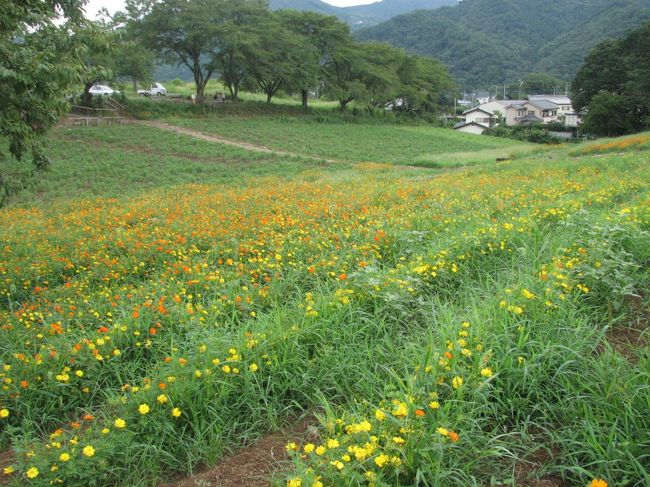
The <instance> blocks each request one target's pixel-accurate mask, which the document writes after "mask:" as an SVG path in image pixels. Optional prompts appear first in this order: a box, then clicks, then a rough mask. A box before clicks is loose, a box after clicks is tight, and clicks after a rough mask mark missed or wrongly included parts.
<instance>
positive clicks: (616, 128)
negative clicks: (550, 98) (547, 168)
mask: <svg viewBox="0 0 650 487" xmlns="http://www.w3.org/2000/svg"><path fill="white" fill-rule="evenodd" d="M648 53H650V23H647V24H645V25H644V26H642V27H640V28H639V29H637V30H635V31H633V32H632V33H630V34H629V35H628V36H627V37H625V38H623V39H619V40H608V41H605V42H603V43H601V44H599V45H598V46H596V47H595V48H594V49H593V50H592V51H591V53H590V54H589V56H587V59H586V60H585V62H584V64H583V66H582V67H581V68H580V70H579V71H578V74H577V75H576V78H575V80H574V82H573V93H574V105H575V106H576V108H577V109H579V110H586V111H587V115H586V117H585V121H584V124H583V126H582V130H583V131H584V132H586V133H589V134H592V135H604V136H614V135H622V134H627V133H631V132H637V131H640V130H643V129H644V128H646V127H650V56H649V55H648Z"/></svg>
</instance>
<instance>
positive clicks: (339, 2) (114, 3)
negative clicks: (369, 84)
mask: <svg viewBox="0 0 650 487" xmlns="http://www.w3.org/2000/svg"><path fill="white" fill-rule="evenodd" d="M323 1H324V2H326V3H329V4H330V5H336V6H338V7H350V6H352V5H364V4H368V3H374V2H377V1H378V0H323ZM103 7H105V8H107V9H108V11H109V12H111V13H113V12H115V11H117V10H120V9H121V8H123V7H124V0H89V1H88V3H87V4H86V14H87V15H88V17H89V18H91V19H93V18H95V15H96V14H97V12H98V11H99V10H100V9H101V8H103Z"/></svg>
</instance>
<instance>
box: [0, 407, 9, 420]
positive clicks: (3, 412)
mask: <svg viewBox="0 0 650 487" xmlns="http://www.w3.org/2000/svg"><path fill="white" fill-rule="evenodd" d="M8 417H9V410H8V409H7V408H3V409H0V418H8Z"/></svg>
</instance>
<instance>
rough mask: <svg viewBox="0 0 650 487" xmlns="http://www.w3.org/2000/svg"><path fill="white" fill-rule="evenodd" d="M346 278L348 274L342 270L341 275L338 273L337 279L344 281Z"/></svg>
mask: <svg viewBox="0 0 650 487" xmlns="http://www.w3.org/2000/svg"><path fill="white" fill-rule="evenodd" d="M347 278H348V275H347V274H346V273H345V272H343V273H342V274H341V275H339V281H345V280H346V279H347Z"/></svg>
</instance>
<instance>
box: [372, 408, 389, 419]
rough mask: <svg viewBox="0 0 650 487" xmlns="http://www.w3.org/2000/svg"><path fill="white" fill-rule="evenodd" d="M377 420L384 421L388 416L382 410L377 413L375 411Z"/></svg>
mask: <svg viewBox="0 0 650 487" xmlns="http://www.w3.org/2000/svg"><path fill="white" fill-rule="evenodd" d="M375 418H377V421H383V420H384V419H386V415H385V414H384V412H383V411H382V410H381V409H377V411H375Z"/></svg>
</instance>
